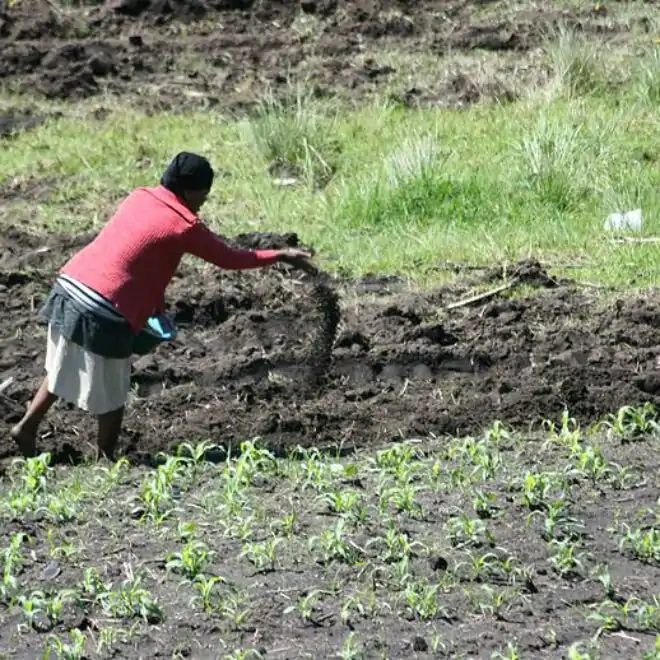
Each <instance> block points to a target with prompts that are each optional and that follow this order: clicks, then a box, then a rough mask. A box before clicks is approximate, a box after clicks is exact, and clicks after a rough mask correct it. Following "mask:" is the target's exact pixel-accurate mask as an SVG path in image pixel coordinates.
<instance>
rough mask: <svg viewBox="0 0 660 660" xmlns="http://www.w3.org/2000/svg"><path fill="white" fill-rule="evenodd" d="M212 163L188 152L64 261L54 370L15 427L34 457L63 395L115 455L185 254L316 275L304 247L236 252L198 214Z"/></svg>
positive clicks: (54, 303) (224, 264) (52, 334)
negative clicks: (93, 421)
mask: <svg viewBox="0 0 660 660" xmlns="http://www.w3.org/2000/svg"><path fill="white" fill-rule="evenodd" d="M213 178H214V173H213V169H212V167H211V165H210V163H209V161H208V160H206V159H205V158H203V157H201V156H198V155H196V154H191V153H187V152H183V153H180V154H178V155H177V156H176V157H175V158H174V160H173V161H172V162H171V163H170V165H169V166H168V168H167V170H166V171H165V173H164V174H163V176H162V178H161V180H160V185H158V186H156V187H152V188H138V189H137V190H135V191H134V192H132V193H131V194H130V195H129V196H128V197H127V198H126V199H125V200H124V201H123V203H122V204H121V205H120V206H119V208H118V209H117V211H116V213H115V215H114V216H113V217H112V218H111V220H110V221H109V222H108V224H107V225H106V226H105V227H104V228H103V229H102V231H101V232H100V233H99V234H98V236H97V237H96V238H95V239H94V240H93V241H92V242H91V243H90V244H88V245H87V246H86V247H84V248H83V249H82V250H81V251H79V252H78V253H77V254H75V255H74V256H73V257H72V258H71V259H70V260H69V261H68V262H67V263H66V264H65V265H64V267H63V268H62V270H61V271H60V274H59V276H58V278H57V280H56V281H55V283H54V285H53V288H52V290H51V293H50V295H49V296H48V298H47V300H46V302H45V303H44V305H43V307H42V309H41V311H40V315H41V316H42V318H44V319H45V320H47V321H48V341H47V348H46V377H45V378H44V380H43V382H42V384H41V386H40V388H39V390H38V391H37V393H36V395H35V397H34V399H33V400H32V402H31V404H30V406H29V408H28V410H27V412H26V414H25V416H24V417H23V419H22V420H21V421H20V422H19V423H18V424H17V425H16V426H15V427H14V428H13V429H12V430H11V435H12V437H13V439H14V440H15V441H16V443H17V444H18V446H19V448H20V450H21V452H22V453H23V455H24V456H33V455H34V454H35V452H36V437H37V431H38V428H39V424H40V423H41V421H42V419H43V418H44V416H45V415H46V413H47V412H48V410H49V409H50V407H51V406H52V405H53V403H54V402H55V401H56V400H57V399H58V398H61V399H63V400H65V401H68V402H70V403H73V404H75V405H77V406H78V407H79V408H81V409H82V410H85V411H87V412H89V413H91V414H93V415H95V416H96V417H97V420H98V438H97V442H98V448H99V452H100V454H102V455H105V456H107V457H109V458H112V457H113V454H114V451H115V448H116V445H117V440H118V438H119V432H120V430H121V425H122V421H123V416H124V406H125V404H126V400H127V397H128V393H129V390H130V374H131V366H130V357H131V355H132V354H133V352H134V348H135V340H136V337H137V335H138V334H139V333H140V331H141V330H142V329H143V328H144V327H145V324H146V323H147V321H148V320H149V318H150V317H151V316H152V315H154V314H160V313H162V312H163V307H164V294H165V289H166V288H167V285H168V284H169V282H170V280H171V279H172V277H173V275H174V273H175V271H176V269H177V267H178V265H179V262H180V260H181V257H182V256H183V255H184V254H192V255H195V256H197V257H199V258H201V259H204V260H205V261H208V262H210V263H213V264H215V265H216V266H218V267H220V268H226V269H232V270H240V269H248V268H263V267H265V266H270V265H271V264H274V263H276V262H286V263H288V264H290V265H292V266H294V267H297V268H302V269H305V270H308V271H310V272H314V271H315V269H314V267H313V266H312V265H311V263H309V262H308V261H307V259H308V258H309V257H310V255H309V254H308V253H306V252H303V251H301V250H295V249H285V250H235V249H232V248H231V247H229V246H228V245H227V244H226V243H225V242H223V241H222V240H221V239H220V238H219V237H218V236H216V235H215V234H214V233H213V232H211V231H210V229H208V228H207V227H206V226H205V225H204V224H203V223H202V222H201V221H200V219H199V218H198V217H197V213H198V211H199V209H200V208H201V207H202V205H203V204H204V202H205V201H206V198H207V196H208V194H209V192H210V190H211V186H212V184H213Z"/></svg>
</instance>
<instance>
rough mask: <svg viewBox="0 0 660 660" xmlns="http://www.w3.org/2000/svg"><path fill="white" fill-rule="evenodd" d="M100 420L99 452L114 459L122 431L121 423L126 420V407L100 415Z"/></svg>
mask: <svg viewBox="0 0 660 660" xmlns="http://www.w3.org/2000/svg"><path fill="white" fill-rule="evenodd" d="M97 420H98V426H99V430H98V440H97V444H98V448H99V454H100V455H101V456H105V457H106V458H109V459H110V460H114V455H115V450H116V449H117V441H118V440H119V433H120V432H121V425H122V422H123V420H124V407H123V406H122V407H121V408H119V409H118V410H113V411H112V412H109V413H105V414H103V415H99V416H98V417H97Z"/></svg>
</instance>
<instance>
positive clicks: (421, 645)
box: [412, 636, 429, 653]
mask: <svg viewBox="0 0 660 660" xmlns="http://www.w3.org/2000/svg"><path fill="white" fill-rule="evenodd" d="M412 647H413V651H415V652H416V653H426V652H427V651H428V650H429V645H428V644H427V643H426V640H425V639H424V638H423V637H419V636H417V637H415V638H414V639H413V643H412Z"/></svg>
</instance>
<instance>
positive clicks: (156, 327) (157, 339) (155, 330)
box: [133, 315, 178, 355]
mask: <svg viewBox="0 0 660 660" xmlns="http://www.w3.org/2000/svg"><path fill="white" fill-rule="evenodd" d="M177 334H178V330H177V328H176V326H175V325H174V323H172V321H170V319H168V318H167V316H162V315H158V316H151V317H149V319H148V321H147V323H146V325H145V326H144V328H142V330H141V331H140V333H139V334H138V335H137V336H136V337H135V342H134V343H133V353H134V354H136V355H146V354H147V353H150V352H151V351H153V349H154V348H156V347H157V346H159V345H160V344H162V343H163V342H165V341H172V340H173V339H176V336H177Z"/></svg>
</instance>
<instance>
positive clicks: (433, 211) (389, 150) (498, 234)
mask: <svg viewBox="0 0 660 660" xmlns="http://www.w3.org/2000/svg"><path fill="white" fill-rule="evenodd" d="M561 39H563V40H564V41H561V40H560V41H559V42H558V43H559V45H554V46H552V47H548V57H549V61H551V62H552V66H553V71H554V72H555V75H554V78H553V82H552V83H551V84H550V85H548V86H546V87H544V88H543V90H541V91H539V92H538V93H536V94H534V95H531V96H530V97H529V98H528V99H524V100H521V101H518V102H515V103H512V104H507V105H478V106H475V107H472V108H471V109H467V110H451V109H443V110H434V109H425V110H406V109H403V108H401V107H399V106H397V105H395V104H394V105H393V104H391V103H389V104H388V103H386V102H384V101H383V102H379V101H374V103H373V104H372V105H371V106H368V107H363V108H361V109H347V108H346V107H340V106H332V105H330V104H328V103H321V102H318V101H315V100H313V99H312V98H310V97H307V96H305V95H304V94H303V93H298V94H296V93H295V90H294V93H292V99H291V102H290V103H280V102H275V101H272V100H266V101H264V102H263V104H262V105H261V106H260V108H259V111H258V112H257V113H256V114H255V115H254V116H253V117H252V118H250V119H232V118H230V117H226V116H224V115H222V114H221V113H219V112H214V111H205V112H197V113H195V112H192V113H183V114H168V113H163V114H157V115H154V116H145V115H143V114H139V113H138V112H137V111H135V110H131V109H127V108H125V107H121V106H117V107H115V108H114V110H113V111H111V113H110V116H109V117H107V118H106V119H105V120H103V121H96V120H94V119H90V115H91V112H90V110H91V108H90V107H89V106H88V105H85V104H79V105H78V106H74V107H71V106H68V107H67V106H64V114H65V116H64V117H62V118H59V119H54V120H51V121H49V122H48V123H47V124H46V125H45V126H44V127H41V128H38V129H37V130H35V131H33V132H29V133H24V134H22V135H19V136H18V137H16V138H14V139H12V140H9V141H6V142H5V144H4V145H3V147H4V148H3V150H2V152H0V183H1V184H4V185H8V184H9V185H12V186H14V188H15V189H16V190H18V191H19V192H20V190H21V187H20V186H21V185H27V184H29V183H30V182H35V181H42V180H43V179H46V185H47V186H48V191H47V194H46V196H45V199H42V200H41V201H40V203H39V204H34V205H33V204H31V203H30V201H29V200H28V199H18V200H17V199H16V198H14V200H13V201H9V202H7V203H5V204H4V208H3V212H4V215H5V216H6V217H7V218H9V219H12V218H18V219H20V218H24V217H26V218H27V217H29V218H30V225H31V226H34V227H35V228H42V227H47V228H48V229H56V230H58V231H77V230H79V229H80V228H89V227H98V226H100V225H101V224H102V223H103V222H105V220H106V219H107V217H108V214H109V213H110V212H111V210H112V208H113V206H114V204H115V203H116V201H117V200H118V198H119V197H120V196H121V195H122V194H124V193H127V192H129V191H130V190H131V189H132V188H133V187H135V186H138V185H150V184H153V183H155V182H157V180H158V178H159V176H160V173H161V171H162V169H163V168H164V166H165V165H166V163H167V162H168V160H169V159H170V158H171V156H172V155H173V154H174V153H176V152H177V151H179V150H181V149H191V150H196V151H199V152H201V153H204V154H206V155H207V156H209V157H210V158H211V160H212V161H213V163H214V165H215V166H216V168H217V169H218V170H219V176H218V179H217V183H216V185H215V188H214V191H213V193H212V196H211V198H210V200H209V202H208V205H207V206H206V207H205V208H204V209H203V214H204V217H205V218H207V219H208V221H209V222H210V224H211V225H213V227H215V228H217V229H218V230H220V231H222V232H226V233H233V232H238V231H249V230H256V229H264V230H275V231H278V230H287V231H290V230H293V231H297V232H299V234H300V235H301V237H302V238H303V240H304V241H306V242H309V243H312V244H314V245H315V246H316V247H317V248H318V249H319V258H320V259H321V260H322V263H324V264H325V265H326V267H328V268H329V269H331V270H342V271H343V272H346V273H349V274H351V275H360V274H363V273H366V272H374V271H380V272H383V271H386V272H389V273H399V274H403V275H406V276H408V277H411V278H415V279H418V280H428V279H434V278H438V277H442V275H441V274H437V273H434V267H435V266H437V264H439V263H440V262H443V261H454V262H456V261H461V262H468V263H473V264H484V263H492V262H500V261H513V260H517V259H519V258H524V257H541V258H543V259H545V260H546V261H547V260H549V261H556V262H557V263H559V262H562V263H570V262H575V263H580V264H584V263H586V264H588V266H589V268H587V269H586V270H585V272H584V276H585V278H588V279H591V280H592V281H598V282H601V283H605V284H623V285H628V284H630V283H631V282H634V283H636V284H640V285H644V284H648V283H650V282H652V281H653V280H654V278H655V250H656V248H655V247H654V246H653V245H648V244H647V245H625V246H621V245H620V244H615V243H613V242H611V241H610V240H609V236H608V233H607V232H605V231H604V230H603V228H602V225H603V222H604V219H605V217H606V216H607V215H608V214H609V213H611V212H613V211H617V210H627V209H633V208H637V207H641V208H642V211H643V214H644V229H643V232H642V233H643V234H644V235H654V234H656V233H657V232H658V230H659V229H660V227H659V223H660V216H659V211H660V192H658V191H659V190H660V185H659V184H660V170H659V169H658V167H657V161H658V158H660V152H659V151H658V149H657V146H656V145H657V144H659V143H660V122H658V118H657V109H658V105H657V103H658V98H659V97H658V90H659V89H660V56H659V55H658V52H659V51H658V50H655V51H652V52H651V54H650V56H649V57H646V58H644V60H643V62H642V63H641V64H640V65H639V66H638V67H637V69H636V70H634V71H633V73H632V74H630V73H629V80H628V82H627V83H626V86H625V87H622V88H621V87H618V86H616V85H615V84H614V82H613V81H614V80H615V79H616V76H614V77H613V74H611V71H609V69H606V68H605V66H604V65H603V66H601V65H600V61H599V59H598V57H597V54H596V55H594V54H593V52H592V51H589V50H588V47H587V46H586V45H585V44H583V43H582V42H579V41H576V40H575V39H574V38H573V40H572V41H571V39H570V38H569V37H567V36H566V35H565V34H564V35H563V36H562V37H561ZM553 49H554V50H553ZM106 105H107V104H106ZM110 107H111V108H112V107H113V106H110ZM282 178H289V179H295V181H296V183H295V185H293V186H281V185H278V183H277V180H278V179H282Z"/></svg>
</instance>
